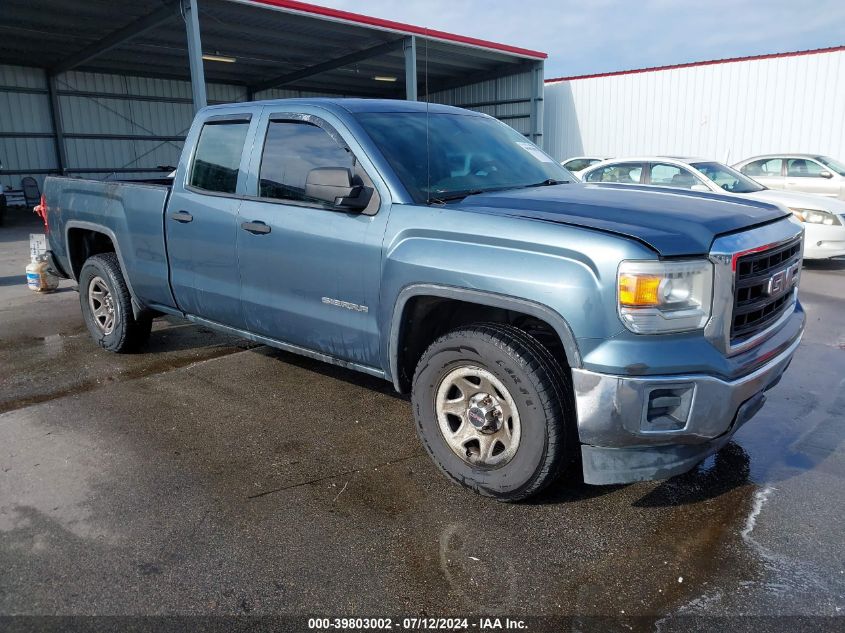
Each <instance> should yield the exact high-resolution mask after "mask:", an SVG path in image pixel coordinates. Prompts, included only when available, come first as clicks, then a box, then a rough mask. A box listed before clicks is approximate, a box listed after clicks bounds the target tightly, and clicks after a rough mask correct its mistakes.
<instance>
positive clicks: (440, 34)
mask: <svg viewBox="0 0 845 633" xmlns="http://www.w3.org/2000/svg"><path fill="white" fill-rule="evenodd" d="M250 2H252V3H253V4H266V5H270V6H273V7H277V8H280V9H288V10H290V11H297V12H299V13H308V14H311V15H319V16H322V17H325V18H331V19H334V20H343V21H344V22H354V23H356V24H365V25H367V26H374V27H376V28H379V29H388V30H391V31H400V32H402V33H408V34H410V35H424V36H426V37H431V38H435V39H439V40H445V41H447V42H456V43H458V44H466V45H468V46H476V47H478V48H486V49H489V50H495V51H500V52H503V53H512V54H514V55H521V56H523V57H533V58H534V59H546V58H547V57H548V55H547V54H546V53H542V52H540V51H532V50H530V49H527V48H519V47H518V46H510V45H508V44H499V43H498V42H490V41H488V40H480V39H477V38H474V37H466V36H464V35H456V34H454V33H447V32H445V31H436V30H434V29H427V28H425V27H422V26H414V25H413V24H405V23H404V22H394V21H393V20H382V19H381V18H374V17H372V16H369V15H362V14H360V13H352V12H351V11H341V10H340V9H331V8H329V7H321V6H319V5H316V4H310V3H308V2H298V1H297V0H250Z"/></svg>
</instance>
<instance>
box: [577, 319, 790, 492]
mask: <svg viewBox="0 0 845 633" xmlns="http://www.w3.org/2000/svg"><path fill="white" fill-rule="evenodd" d="M800 340H801V333H800V331H799V333H798V335H797V336H796V337H795V338H794V340H793V341H792V342H791V343H790V344H789V346H788V347H786V348H785V349H781V350H780V351H779V353H777V355H773V357H772V358H771V359H770V360H768V361H767V362H766V363H765V364H763V365H761V366H760V367H758V368H757V369H755V370H754V371H753V372H751V373H749V374H747V375H745V376H743V377H741V378H738V379H736V380H731V381H728V380H722V379H720V378H716V377H713V376H708V375H701V374H690V375H677V376H643V377H634V376H614V375H608V374H599V373H595V372H591V371H588V370H584V369H574V370H572V377H573V385H574V388H575V399H576V406H577V411H578V432H579V436H580V439H581V442H582V443H583V446H582V447H581V454H582V465H583V469H584V481H585V482H586V483H590V484H615V483H628V482H632V481H643V480H648V479H665V478H667V477H672V476H674V475H678V474H681V473H683V472H686V471H688V470H690V469H691V468H693V467H694V466H695V465H696V464H698V463H699V462H700V461H702V460H703V459H705V458H707V457H708V456H709V455H711V454H713V453H715V452H716V451H718V450H719V449H720V448H722V446H724V445H725V444H726V443H727V442H728V441H729V440H730V438H731V436H732V435H733V434H734V433H735V432H736V430H737V429H738V428H739V427H740V426H742V424H744V423H745V422H747V421H748V420H750V419H751V417H752V416H753V415H754V414H755V413H757V411H759V409H760V407H761V406H762V404H763V402H764V400H765V396H764V395H763V393H764V392H765V391H767V390H768V389H770V388H772V387H773V386H774V385H775V384H777V382H778V381H779V380H780V378H781V375H782V374H783V372H784V371H785V370H786V368H787V367H788V366H789V363H790V361H791V360H792V356H793V355H794V354H795V350H796V349H797V348H798V345H799V343H800ZM677 394H683V395H681V396H677ZM667 395H668V397H672V398H676V400H677V402H679V403H680V404H679V406H678V408H677V410H676V411H680V413H676V414H675V418H671V419H670V418H668V417H667V418H665V420H661V419H660V416H656V417H655V416H652V410H651V409H650V407H651V406H652V405H653V404H654V403H655V399H659V398H666V397H667ZM667 421H668V422H669V423H668V424H667V423H666V422H667Z"/></svg>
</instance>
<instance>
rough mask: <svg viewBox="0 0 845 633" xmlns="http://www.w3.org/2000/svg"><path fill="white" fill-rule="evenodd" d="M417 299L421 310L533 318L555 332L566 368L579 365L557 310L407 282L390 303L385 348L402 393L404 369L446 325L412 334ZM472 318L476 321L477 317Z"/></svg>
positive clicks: (509, 298)
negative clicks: (390, 312)
mask: <svg viewBox="0 0 845 633" xmlns="http://www.w3.org/2000/svg"><path fill="white" fill-rule="evenodd" d="M421 301H422V302H424V306H423V307H427V308H428V309H426V310H423V314H425V313H430V312H431V310H432V309H434V308H436V307H441V306H443V305H444V304H448V305H449V306H450V307H451V308H453V309H460V310H469V311H470V312H469V313H471V314H475V312H473V311H477V312H478V314H480V315H482V316H481V319H480V320H485V319H484V316H483V315H485V313H486V314H491V315H495V317H497V318H514V317H516V318H528V319H533V320H536V322H538V323H540V324H543V325H545V326H546V327H548V328H549V330H550V331H551V332H552V333H553V334H554V335H555V336H556V339H557V342H558V343H559V345H560V348H561V350H562V353H563V354H564V356H565V361H566V363H567V364H568V366H569V367H570V368H578V367H581V366H582V361H581V354H580V352H579V350H578V344H577V342H576V340H575V336H574V334H573V333H572V329H571V327H570V326H569V323H568V322H567V321H566V319H564V318H563V317H562V316H561V315H560V314H559V313H558V312H556V311H555V310H553V309H552V308H550V307H548V306H546V305H543V304H541V303H537V302H534V301H529V300H526V299H521V298H518V297H512V296H509V295H504V294H498V293H494V292H488V291H482V290H474V289H470V288H461V287H457V286H446V285H439V284H411V285H408V286H406V287H405V288H403V289H402V290H401V292H400V293H399V295H398V296H397V299H396V302H395V303H394V307H393V313H392V316H391V321H390V336H389V341H388V349H387V353H388V361H389V368H390V377H391V380H392V382H393V386H394V387H395V388H396V390H397V391H398V392H400V393H406V392H407V391H408V390H409V389H410V376H409V372H408V370H409V369H411V371H410V375H411V376H412V375H413V369H412V368H409V367H408V364H409V363H410V364H412V363H413V361H414V359H415V358H416V360H419V357H420V356H421V355H422V352H423V351H424V350H425V347H426V346H427V345H425V343H426V342H428V343H430V342H431V340H434V338H436V337H437V336H438V335H439V334H440V333H442V332H440V331H439V329H448V328H439V329H438V328H432V331H433V334H431V333H429V332H428V331H425V332H421V333H419V335H418V336H417V337H416V338H415V336H414V332H413V331H412V328H411V327H410V325H411V324H412V321H413V318H414V317H415V316H417V314H418V311H419V310H420V309H421V308H420V305H421V304H420V302H421ZM458 304H460V305H458ZM474 320H475V321H478V320H479V319H474ZM471 321H472V319H471ZM429 339H430V340H429ZM420 348H422V349H420Z"/></svg>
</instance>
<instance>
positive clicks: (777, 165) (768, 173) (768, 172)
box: [740, 158, 783, 178]
mask: <svg viewBox="0 0 845 633" xmlns="http://www.w3.org/2000/svg"><path fill="white" fill-rule="evenodd" d="M782 167H783V160H782V159H780V158H764V159H762V160H755V161H752V162H750V163H748V164H747V165H746V166H745V167H743V168H742V169H740V171H741V172H742V173H743V174H745V175H746V176H751V177H752V178H754V176H758V177H767V178H772V177H777V176H780V175H781V169H782Z"/></svg>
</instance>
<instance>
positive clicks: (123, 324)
mask: <svg viewBox="0 0 845 633" xmlns="http://www.w3.org/2000/svg"><path fill="white" fill-rule="evenodd" d="M79 301H80V304H81V306H82V316H83V318H84V319H85V325H86V326H87V327H88V332H89V333H90V334H91V337H92V338H93V339H94V340H95V341H96V342H97V344H98V345H99V346H100V347H102V348H103V349H106V350H108V351H110V352H133V351H135V350H137V349H138V348H139V347H141V346H142V345H143V344H144V343H146V341H147V339H148V338H149V336H150V329H151V328H152V319H150V318H149V317H145V318H141V319H136V318H135V316H134V314H133V312H132V297H131V295H130V294H129V288H128V287H127V285H126V280H125V279H124V278H123V272H122V271H121V269H120V262H119V261H118V259H117V256H116V255H115V254H114V253H101V254H99V255H93V256H91V257H89V258H88V259H87V260H86V261H85V263H84V264H83V265H82V270H81V271H80V273H79Z"/></svg>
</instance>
